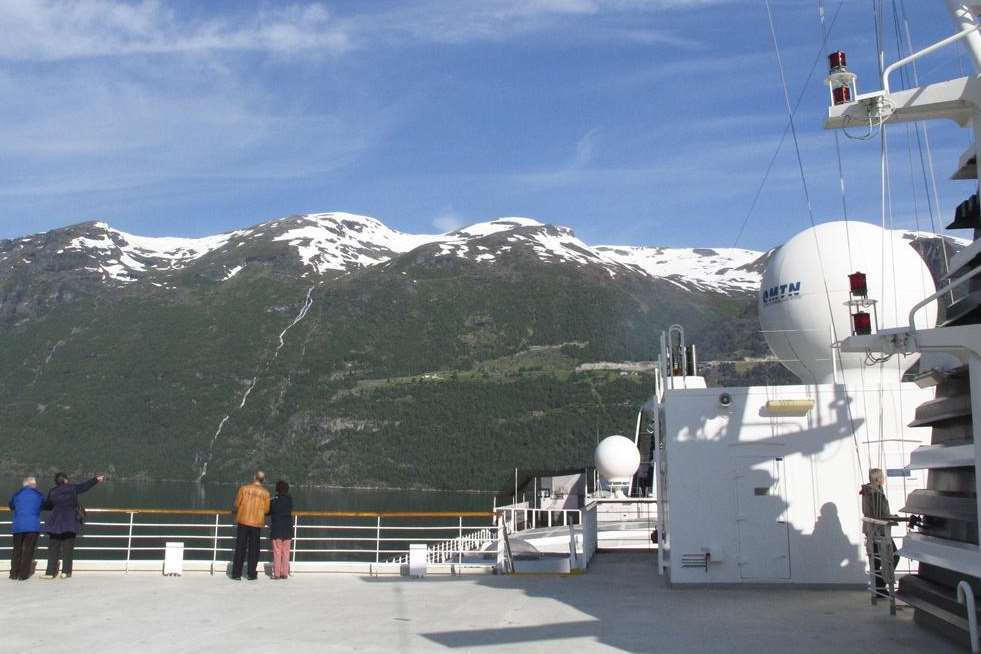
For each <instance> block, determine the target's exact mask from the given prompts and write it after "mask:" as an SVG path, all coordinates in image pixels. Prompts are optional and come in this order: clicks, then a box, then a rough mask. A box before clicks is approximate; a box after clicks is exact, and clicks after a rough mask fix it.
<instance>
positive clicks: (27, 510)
mask: <svg viewBox="0 0 981 654" xmlns="http://www.w3.org/2000/svg"><path fill="white" fill-rule="evenodd" d="M43 505H44V495H42V494H41V491H39V490H38V489H37V479H35V478H34V477H25V478H24V485H23V486H22V487H21V489H20V490H19V491H17V492H16V493H14V496H13V497H11V498H10V501H9V502H8V503H7V506H8V507H10V510H11V511H13V512H14V520H13V529H12V530H11V531H12V532H13V534H14V544H13V548H12V550H11V553H10V578H11V579H30V578H31V575H32V574H34V550H35V548H36V547H37V537H38V534H39V533H40V532H41V507H42V506H43Z"/></svg>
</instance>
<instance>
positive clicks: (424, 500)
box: [0, 476, 494, 511]
mask: <svg viewBox="0 0 981 654" xmlns="http://www.w3.org/2000/svg"><path fill="white" fill-rule="evenodd" d="M79 481H84V480H83V479H72V482H79ZM271 481H272V483H268V484H266V487H267V488H269V490H270V491H272V489H273V485H274V484H275V480H271ZM3 482H4V483H3V486H0V495H3V496H4V497H3V504H4V505H6V503H7V500H8V499H9V498H10V496H11V495H12V494H13V493H14V492H16V491H17V490H18V489H19V488H20V485H21V480H20V479H19V478H15V477H10V476H7V477H5V478H3ZM53 485H54V480H53V479H38V488H39V489H40V490H41V492H42V493H47V492H48V489H49V488H51V486H53ZM237 489H238V484H217V483H204V484H195V483H193V482H166V481H152V482H141V481H114V480H112V479H110V480H108V481H106V482H105V483H103V484H99V485H98V486H96V487H95V488H93V489H92V490H90V491H89V492H87V493H85V494H84V495H82V496H81V501H82V504H84V505H85V506H86V507H93V508H95V507H99V508H134V509H222V510H225V509H230V508H231V506H232V502H233V501H234V499H235V492H236V490H237ZM290 494H291V495H292V496H293V505H294V507H295V509H296V510H298V511H489V510H491V508H492V507H493V505H494V494H493V493H453V492H443V491H418V490H405V491H403V490H361V489H357V490H353V489H342V488H326V487H315V486H310V487H304V486H292V487H291V488H290Z"/></svg>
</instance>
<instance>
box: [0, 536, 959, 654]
mask: <svg viewBox="0 0 981 654" xmlns="http://www.w3.org/2000/svg"><path fill="white" fill-rule="evenodd" d="M0 607H3V610H0V643H2V647H0V650H2V651H4V652H26V651H49V650H58V651H72V652H99V653H100V654H109V653H114V652H126V653H127V654H131V653H135V652H139V653H141V654H142V653H147V652H168V653H174V652H207V653H208V654H215V653H220V652H241V651H245V650H246V649H249V650H252V651H265V652H291V653H294V654H295V653H298V652H328V651H330V652H348V651H357V652H437V651H458V652H469V651H473V652H565V653H568V652H576V653H577V654H578V653H579V652H657V653H682V652H699V653H702V652H705V653H714V652H719V653H723V652H724V653H726V654H738V653H742V652H746V653H752V654H758V653H759V652H772V653H779V652H795V653H798V654H808V653H811V652H814V653H818V652H820V653H822V654H826V653H827V652H835V653H839V654H844V653H846V652H889V653H890V654H901V653H904V652H920V653H922V652H947V651H954V648H953V647H952V646H951V645H950V644H948V643H947V642H946V641H943V640H941V639H939V638H937V637H935V636H933V635H931V634H929V633H927V632H924V631H923V630H921V629H920V628H918V627H916V626H915V625H913V623H912V612H911V611H910V610H908V609H907V610H904V611H900V614H899V616H897V617H895V618H894V617H891V616H890V615H889V612H888V609H887V608H886V607H885V606H882V605H880V606H879V607H872V606H870V605H869V601H868V597H867V595H866V594H865V593H863V592H859V591H813V590H812V591H802V590H789V589H773V590H754V589H734V590H707V589H669V588H667V587H666V585H665V584H664V582H663V580H662V578H660V577H658V576H657V574H656V572H655V571H654V566H653V557H651V556H650V555H643V554H620V553H615V554H613V553H608V554H600V555H598V556H597V557H596V558H595V559H594V561H593V563H592V565H591V566H590V569H589V572H587V573H586V574H585V575H582V576H577V577H527V576H519V577H498V576H487V575H483V576H469V577H439V578H437V577H428V578H426V579H421V580H410V579H401V578H397V577H396V578H367V577H360V576H354V575H343V574H305V575H297V576H295V577H294V578H293V579H290V580H289V581H272V580H270V579H267V578H263V577H260V579H259V580H258V581H255V582H246V581H238V582H236V581H232V580H230V579H228V578H226V577H218V576H216V577H211V576H210V575H207V574H204V573H194V574H189V575H187V576H185V577H182V578H166V577H162V576H159V575H151V574H146V573H140V574H130V575H122V574H118V573H103V572H88V573H85V572H79V573H76V575H75V577H74V578H73V579H70V580H65V581H62V580H56V581H41V580H39V579H36V578H35V579H31V580H29V581H26V582H15V581H7V580H2V581H0Z"/></svg>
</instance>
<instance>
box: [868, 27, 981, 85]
mask: <svg viewBox="0 0 981 654" xmlns="http://www.w3.org/2000/svg"><path fill="white" fill-rule="evenodd" d="M979 27H981V25H972V26H971V27H968V28H967V29H964V30H961V31H960V32H957V33H955V34H951V35H950V36H948V37H947V38H945V39H942V40H940V41H937V42H936V43H934V44H933V45H930V46H927V47H925V48H923V49H922V50H920V51H919V52H914V53H913V54H911V55H909V56H908V57H903V58H902V59H900V60H898V61H895V62H893V63H892V64H890V65H889V66H887V67H886V69H885V70H883V71H882V90H883V91H884V92H885V94H886V95H889V93H890V89H889V76H890V75H891V74H892V73H893V71H894V70H896V69H897V68H900V67H902V66H905V65H906V64H908V63H911V62H913V61H916V60H917V59H919V58H920V57H922V56H924V55H928V54H930V53H931V52H933V51H934V50H939V49H940V48H943V47H945V46H948V45H950V44H951V43H953V42H954V41H959V40H960V39H963V38H964V37H966V36H970V35H971V34H972V33H974V32H976V31H977V30H978V28H979Z"/></svg>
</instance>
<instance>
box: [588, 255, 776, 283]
mask: <svg viewBox="0 0 981 654" xmlns="http://www.w3.org/2000/svg"><path fill="white" fill-rule="evenodd" d="M594 249H595V250H596V251H597V252H599V253H600V254H602V255H603V256H604V257H605V258H606V259H608V260H609V261H615V262H618V263H621V264H623V265H626V266H630V267H631V268H633V269H634V270H637V271H638V272H642V273H644V274H647V275H650V276H651V277H659V278H662V279H665V280H667V281H671V282H674V283H676V284H678V285H680V286H682V287H684V286H685V285H686V284H688V285H693V286H695V287H697V288H699V289H702V290H709V289H730V290H741V291H754V290H756V289H758V288H759V287H760V280H761V274H760V273H759V272H756V271H754V270H752V269H751V266H750V264H752V263H753V262H754V261H756V260H757V259H759V258H760V257H761V256H763V253H762V252H757V251H755V250H742V249H738V248H658V247H633V246H621V245H597V246H595V248H594Z"/></svg>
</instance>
